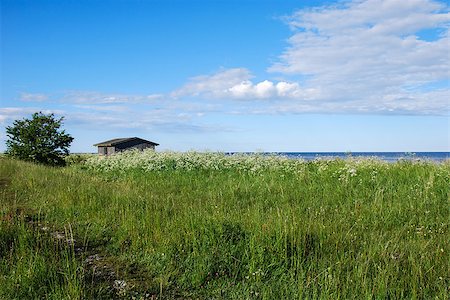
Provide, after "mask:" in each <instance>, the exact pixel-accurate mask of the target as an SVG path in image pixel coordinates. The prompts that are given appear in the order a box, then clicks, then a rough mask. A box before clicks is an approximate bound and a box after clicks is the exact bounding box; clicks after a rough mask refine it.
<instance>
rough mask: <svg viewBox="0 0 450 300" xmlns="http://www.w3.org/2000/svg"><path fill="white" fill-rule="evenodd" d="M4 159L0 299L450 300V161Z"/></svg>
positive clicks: (0, 186)
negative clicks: (214, 166)
mask: <svg viewBox="0 0 450 300" xmlns="http://www.w3.org/2000/svg"><path fill="white" fill-rule="evenodd" d="M296 168H297V171H296V172H288V171H285V170H284V169H274V170H271V169H270V168H269V169H265V170H263V171H261V172H258V173H256V174H252V173H249V172H241V171H239V170H233V169H227V170H203V169H194V170H191V171H189V170H184V171H183V170H182V171H180V170H176V169H175V170H165V171H149V172H145V171H143V170H140V169H128V170H126V171H125V172H120V174H119V173H117V172H115V171H96V170H87V169H84V168H82V167H80V166H77V165H74V166H71V167H66V168H49V167H44V166H39V165H34V164H30V163H24V162H19V161H14V160H9V159H6V158H1V159H0V191H1V194H0V197H1V202H0V217H1V224H0V243H1V244H0V258H1V263H0V299H3V298H4V299H34V298H36V299H42V298H49V299H86V298H88V299H90V298H92V299H101V298H104V299H110V298H124V299H129V298H132V297H135V299H141V298H142V299H145V298H148V299H152V297H153V299H448V294H449V292H450V289H449V286H450V277H449V273H450V270H449V257H450V255H449V251H450V244H449V241H450V235H449V216H450V205H449V204H450V203H449V191H450V184H449V183H450V164H449V162H445V163H441V164H434V163H429V162H428V163H427V162H408V161H404V162H399V163H396V164H386V163H382V162H376V161H366V162H362V163H361V162H358V161H351V160H348V161H345V160H333V161H314V162H304V163H302V164H299V165H297V166H296Z"/></svg>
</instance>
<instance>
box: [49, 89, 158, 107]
mask: <svg viewBox="0 0 450 300" xmlns="http://www.w3.org/2000/svg"><path fill="white" fill-rule="evenodd" d="M54 98H57V99H58V100H59V101H60V102H63V103H78V104H94V105H95V104H118V103H146V102H152V101H158V100H161V99H162V98H163V95H162V94H151V95H128V94H113V93H100V92H93V91H69V92H65V93H62V95H55V96H54Z"/></svg>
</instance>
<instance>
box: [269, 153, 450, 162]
mask: <svg viewBox="0 0 450 300" xmlns="http://www.w3.org/2000/svg"><path fill="white" fill-rule="evenodd" d="M263 154H267V155H281V156H285V157H288V158H293V159H304V160H307V161H309V160H314V159H332V158H349V157H363V158H377V159H380V160H383V161H386V162H397V161H399V160H414V161H417V160H426V161H434V162H443V161H445V160H448V159H450V152H265V153H263Z"/></svg>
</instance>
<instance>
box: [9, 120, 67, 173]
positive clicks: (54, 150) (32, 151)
mask: <svg viewBox="0 0 450 300" xmlns="http://www.w3.org/2000/svg"><path fill="white" fill-rule="evenodd" d="M63 119H64V118H63V117H61V118H60V119H55V116H54V114H49V115H45V114H43V113H42V112H39V113H34V114H33V115H32V118H31V119H25V118H24V119H23V120H16V121H14V123H13V125H12V126H8V127H6V134H7V136H8V140H7V141H6V154H8V155H9V156H11V157H16V158H19V159H22V160H27V161H32V162H37V163H42V164H46V165H54V166H61V165H65V160H64V157H65V156H66V155H68V154H69V146H70V144H71V143H72V141H73V137H71V136H70V135H69V134H67V133H65V130H60V128H61V125H62V121H63Z"/></svg>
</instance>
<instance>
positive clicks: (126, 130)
mask: <svg viewBox="0 0 450 300" xmlns="http://www.w3.org/2000/svg"><path fill="white" fill-rule="evenodd" d="M0 3H1V52H0V56H1V66H0V67H1V74H0V75H1V85H0V88H1V90H0V126H1V131H0V151H4V149H5V145H4V142H5V140H6V136H5V126H8V125H10V124H12V122H13V121H14V120H15V119H19V118H23V117H29V116H30V115H31V114H32V113H33V112H35V111H43V112H46V113H49V112H53V113H55V114H56V115H57V116H64V117H65V124H64V127H65V129H66V130H67V132H69V133H70V134H72V135H73V137H74V138H75V141H74V143H73V145H72V148H71V150H72V151H73V152H93V151H95V148H94V147H93V146H92V145H93V144H94V143H97V142H100V141H103V140H107V139H110V138H116V137H128V136H139V137H142V138H145V139H149V140H152V141H155V142H158V143H160V144H161V146H160V147H159V149H160V150H165V149H170V150H181V151H185V150H191V149H194V150H214V151H215V150H219V151H299V152H301V151H307V152H308V151H353V152H357V151H405V152H418V151H450V132H449V130H450V129H449V128H450V122H449V117H450V112H449V107H450V102H449V101H450V100H449V99H450V83H449V78H450V75H449V74H450V38H449V26H450V14H449V6H450V3H449V1H429V0H408V1H397V0H357V1H356V0H355V1H293V0H281V1H280V0H265V1H264V0H263V1H256V0H241V1H238V0H231V1H225V0H222V1H220V0H211V1H206V0H204V1H201V0H197V1H181V0H178V1H177V0H169V1H167V0H166V1H163V0H153V1H144V0H141V1H137V0H135V1H133V0H128V1H124V0H121V1H56V0H54V1H41V0H33V1H21V0H1V1H0Z"/></svg>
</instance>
